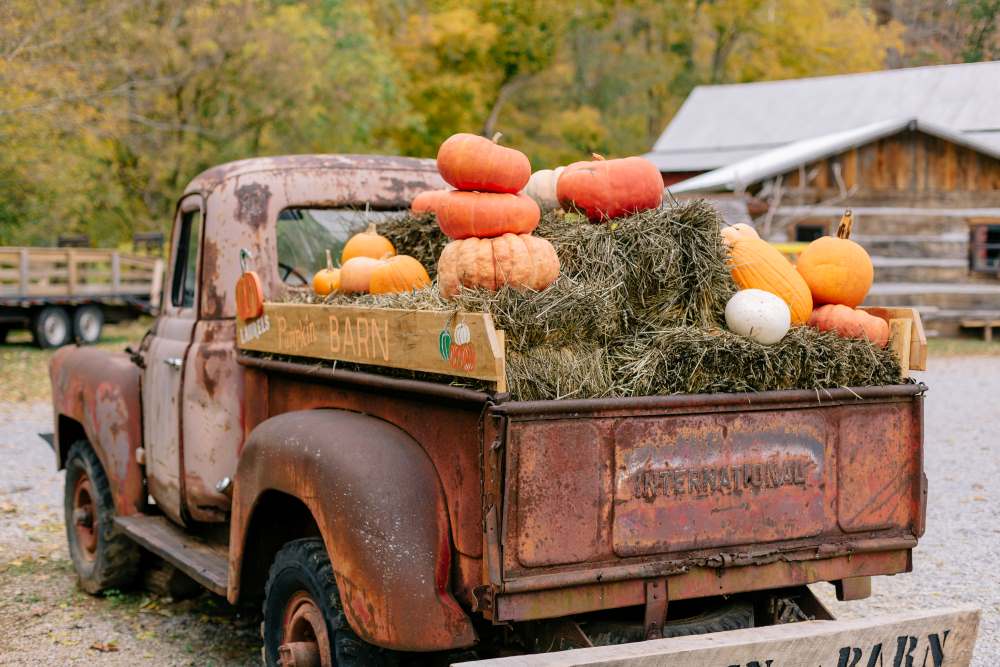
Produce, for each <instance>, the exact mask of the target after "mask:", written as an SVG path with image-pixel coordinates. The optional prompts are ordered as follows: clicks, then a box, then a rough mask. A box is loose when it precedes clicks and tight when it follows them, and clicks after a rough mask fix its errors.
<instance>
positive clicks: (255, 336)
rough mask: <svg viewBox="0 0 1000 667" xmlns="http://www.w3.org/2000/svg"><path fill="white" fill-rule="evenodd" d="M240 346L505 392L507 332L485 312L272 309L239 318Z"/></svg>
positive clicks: (279, 306) (309, 307)
mask: <svg viewBox="0 0 1000 667" xmlns="http://www.w3.org/2000/svg"><path fill="white" fill-rule="evenodd" d="M236 342H237V346H238V347H239V348H240V349H243V350H252V351H255V352H267V353H271V354H281V355H287V356H293V357H311V358H315V359H329V360H333V361H346V362H351V363H357V364H370V365H373V366H386V367H389V368H405V369H408V370H412V371H420V372H424V373H438V374H441V375H452V376H456V377H464V378H474V379H477V380H485V381H487V382H492V383H493V384H494V385H495V386H496V388H497V391H506V390H507V389H506V384H507V383H506V371H505V366H504V346H503V332H502V331H497V330H496V329H495V328H494V327H493V318H491V317H490V316H489V315H488V314H485V313H463V312H442V311H427V310H397V309H390V308H355V307H349V306H329V305H322V304H320V305H312V304H296V303H270V302H267V303H265V304H264V310H263V314H261V316H260V317H257V318H255V319H252V320H242V319H237V325H236Z"/></svg>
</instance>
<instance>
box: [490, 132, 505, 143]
mask: <svg viewBox="0 0 1000 667" xmlns="http://www.w3.org/2000/svg"><path fill="white" fill-rule="evenodd" d="M502 136H503V132H497V133H496V134H494V135H493V140H492V141H493V143H495V144H498V143H500V137H502Z"/></svg>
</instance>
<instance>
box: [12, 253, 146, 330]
mask: <svg viewBox="0 0 1000 667" xmlns="http://www.w3.org/2000/svg"><path fill="white" fill-rule="evenodd" d="M162 287H163V260H162V259H160V258H157V257H147V256H143V255H136V254H130V253H123V252H119V251H117V250H111V249H97V248H44V247H0V343H3V342H4V341H5V340H6V337H7V334H8V332H9V331H11V330H14V329H29V330H30V331H31V333H32V338H33V339H34V341H35V343H36V344H37V345H39V346H40V347H43V348H49V347H60V346H61V345H65V344H66V343H69V342H70V341H72V340H77V341H79V342H82V343H94V342H97V340H98V339H99V338H100V335H101V329H102V327H103V324H104V323H105V322H117V321H122V320H127V319H132V318H135V317H137V316H138V315H142V314H147V315H152V314H155V313H156V310H157V308H158V307H159V302H160V292H161V290H162Z"/></svg>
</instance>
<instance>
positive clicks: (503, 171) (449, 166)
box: [437, 132, 531, 194]
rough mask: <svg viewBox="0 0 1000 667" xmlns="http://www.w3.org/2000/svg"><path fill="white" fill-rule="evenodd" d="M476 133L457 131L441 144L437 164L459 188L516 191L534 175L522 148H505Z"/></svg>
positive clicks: (439, 169)
mask: <svg viewBox="0 0 1000 667" xmlns="http://www.w3.org/2000/svg"><path fill="white" fill-rule="evenodd" d="M500 136H501V135H500V133H499V132H498V133H497V134H496V135H494V137H493V140H492V141H491V140H489V139H487V138H485V137H480V136H479V135H476V134H468V133H464V132H463V133H461V134H455V135H452V136H450V137H448V138H447V139H445V141H444V143H442V144H441V147H440V148H439V149H438V154H437V167H438V171H439V172H440V173H441V178H443V179H444V180H445V181H447V182H448V183H449V184H450V185H452V186H454V187H456V188H458V189H459V190H475V191H478V192H507V193H510V194H516V193H518V192H520V191H521V189H522V188H524V186H525V185H526V184H527V183H528V179H529V178H530V177H531V163H530V162H528V157H527V156H526V155H525V154H524V153H522V152H521V151H518V150H514V149H513V148H505V147H503V146H501V145H499V144H498V143H497V142H498V141H499V140H500Z"/></svg>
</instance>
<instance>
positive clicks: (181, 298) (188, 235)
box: [170, 210, 201, 308]
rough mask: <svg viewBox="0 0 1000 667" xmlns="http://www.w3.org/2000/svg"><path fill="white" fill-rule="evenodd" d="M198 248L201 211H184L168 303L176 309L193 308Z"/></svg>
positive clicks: (196, 285)
mask: <svg viewBox="0 0 1000 667" xmlns="http://www.w3.org/2000/svg"><path fill="white" fill-rule="evenodd" d="M200 247H201V211H200V210H195V211H186V212H184V213H182V214H181V229H180V235H179V236H178V238H177V253H176V255H175V256H174V282H173V284H172V285H171V289H170V302H171V303H172V304H173V305H174V306H175V307H177V308H193V307H194V303H195V294H196V290H197V287H198V249H199V248H200Z"/></svg>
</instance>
